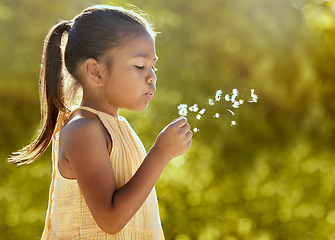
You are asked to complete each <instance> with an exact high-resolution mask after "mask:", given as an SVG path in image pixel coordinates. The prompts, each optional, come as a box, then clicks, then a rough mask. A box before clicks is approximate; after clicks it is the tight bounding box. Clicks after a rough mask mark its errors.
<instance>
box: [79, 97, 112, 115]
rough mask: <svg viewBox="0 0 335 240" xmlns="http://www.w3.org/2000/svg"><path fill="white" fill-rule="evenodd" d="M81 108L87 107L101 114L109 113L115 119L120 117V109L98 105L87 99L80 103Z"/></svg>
mask: <svg viewBox="0 0 335 240" xmlns="http://www.w3.org/2000/svg"><path fill="white" fill-rule="evenodd" d="M80 106H86V107H90V108H93V109H95V110H97V111H100V112H104V113H107V114H109V115H112V116H114V117H118V116H119V109H118V108H116V107H113V106H110V105H107V104H97V103H95V102H93V101H87V100H85V99H83V100H82V101H81V103H80Z"/></svg>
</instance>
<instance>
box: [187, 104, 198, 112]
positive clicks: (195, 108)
mask: <svg viewBox="0 0 335 240" xmlns="http://www.w3.org/2000/svg"><path fill="white" fill-rule="evenodd" d="M188 110H190V111H191V112H197V111H198V110H199V109H198V105H197V104H194V105H193V106H192V107H189V108H188Z"/></svg>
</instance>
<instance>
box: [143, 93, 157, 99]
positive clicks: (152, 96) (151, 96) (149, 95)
mask: <svg viewBox="0 0 335 240" xmlns="http://www.w3.org/2000/svg"><path fill="white" fill-rule="evenodd" d="M145 95H146V96H147V97H148V98H149V100H152V99H153V98H154V95H155V91H151V92H147V93H146V94H145Z"/></svg>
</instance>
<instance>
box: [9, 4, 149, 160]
mask: <svg viewBox="0 0 335 240" xmlns="http://www.w3.org/2000/svg"><path fill="white" fill-rule="evenodd" d="M145 17H146V15H145V14H144V13H143V12H139V11H138V10H137V11H133V10H126V9H124V8H122V7H116V6H112V5H97V6H93V7H90V8H87V9H85V10H84V11H83V12H81V13H80V14H79V15H77V16H76V17H75V18H74V19H73V20H71V21H61V22H59V23H58V24H56V25H55V26H53V27H52V28H51V29H50V30H49V32H48V34H47V36H46V38H45V41H44V49H43V55H42V61H41V70H40V81H39V95H40V105H41V124H42V128H41V131H40V133H39V135H38V137H37V138H36V139H35V140H34V141H33V142H32V143H30V144H29V145H27V146H26V147H24V148H23V149H21V150H20V151H18V152H15V153H13V154H12V155H11V156H10V157H9V158H8V161H9V162H10V163H12V164H15V165H22V164H29V163H31V162H32V161H34V160H36V159H37V158H38V157H39V156H40V155H41V154H42V153H43V152H44V151H45V150H46V149H47V147H48V146H49V144H50V142H51V139H52V136H53V134H54V132H55V127H56V124H57V120H59V119H60V117H61V116H63V115H64V114H67V113H69V112H70V110H69V109H70V107H69V106H67V104H66V101H65V94H66V93H65V91H64V85H65V79H66V78H65V75H66V74H64V71H63V70H67V72H68V73H69V74H70V75H71V78H72V79H73V80H74V83H75V84H74V85H73V86H74V87H73V89H74V90H75V88H76V87H78V86H81V83H80V79H79V78H78V76H77V69H78V67H79V66H80V64H81V63H83V62H84V61H85V60H86V59H88V58H94V59H96V60H102V61H105V62H106V63H108V62H109V61H110V59H109V58H108V53H109V52H110V50H111V49H113V48H116V47H119V46H121V45H122V44H124V43H125V42H126V41H127V39H129V38H131V37H136V36H139V35H141V34H145V33H149V34H150V35H151V36H152V37H153V38H154V37H155V36H156V33H155V32H154V30H153V27H152V25H151V24H150V22H149V21H148V20H146V18H145ZM64 33H68V34H64ZM64 35H67V42H66V43H65V44H66V45H65V44H64V45H65V51H63V50H62V46H63V45H62V42H63V41H66V38H65V36H64ZM63 36H64V37H63ZM63 53H64V54H63ZM64 65H65V67H64ZM65 73H66V71H65Z"/></svg>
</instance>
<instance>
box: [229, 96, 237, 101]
mask: <svg viewBox="0 0 335 240" xmlns="http://www.w3.org/2000/svg"><path fill="white" fill-rule="evenodd" d="M236 97H237V95H233V96H231V99H230V101H231V102H232V103H234V102H236V100H235V98H236Z"/></svg>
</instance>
